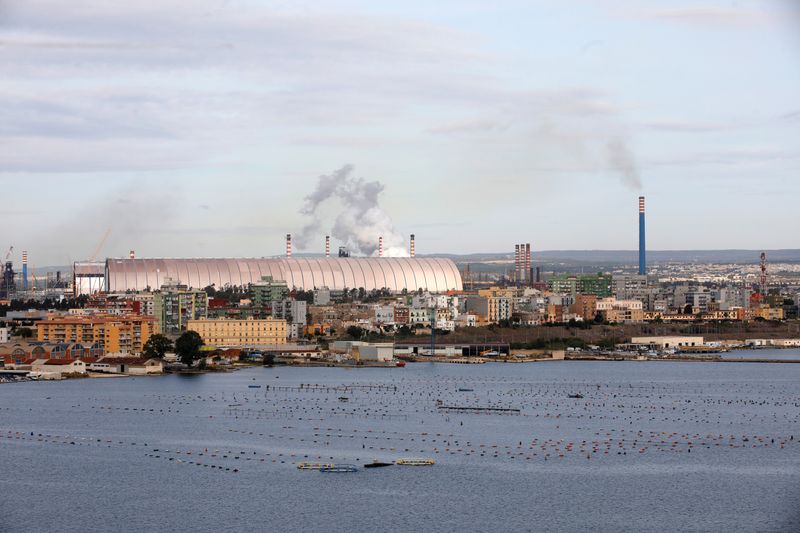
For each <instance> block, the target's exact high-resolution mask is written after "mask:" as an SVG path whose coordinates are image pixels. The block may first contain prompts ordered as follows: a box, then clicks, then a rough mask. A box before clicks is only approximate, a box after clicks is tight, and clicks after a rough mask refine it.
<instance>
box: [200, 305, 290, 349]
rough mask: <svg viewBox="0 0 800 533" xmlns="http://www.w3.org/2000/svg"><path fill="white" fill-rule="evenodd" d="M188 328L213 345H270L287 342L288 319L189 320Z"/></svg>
mask: <svg viewBox="0 0 800 533" xmlns="http://www.w3.org/2000/svg"><path fill="white" fill-rule="evenodd" d="M304 303H305V302H304ZM187 328H188V329H189V330H190V331H196V332H197V333H198V334H199V335H200V337H201V338H202V339H203V342H205V343H206V344H208V345H212V346H226V347H228V346H269V345H275V344H286V338H287V331H286V330H287V323H286V320H283V319H276V318H266V319H246V320H234V319H225V318H220V319H215V320H211V319H201V320H189V321H188V323H187Z"/></svg>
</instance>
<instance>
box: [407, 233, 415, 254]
mask: <svg viewBox="0 0 800 533" xmlns="http://www.w3.org/2000/svg"><path fill="white" fill-rule="evenodd" d="M408 246H409V248H408V253H409V255H410V256H411V257H414V254H415V253H416V251H415V250H414V234H413V233H412V234H411V240H410V241H409V245H408Z"/></svg>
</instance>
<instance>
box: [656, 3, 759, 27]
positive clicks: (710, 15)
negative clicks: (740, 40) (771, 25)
mask: <svg viewBox="0 0 800 533" xmlns="http://www.w3.org/2000/svg"><path fill="white" fill-rule="evenodd" d="M647 16H648V17H649V18H654V19H658V20H664V21H672V22H680V23H685V24H693V25H701V26H759V25H763V24H765V23H767V22H770V21H772V20H773V16H772V15H771V14H770V13H767V12H765V11H757V10H750V9H740V8H725V7H689V8H675V9H663V10H657V11H650V12H648V13H647Z"/></svg>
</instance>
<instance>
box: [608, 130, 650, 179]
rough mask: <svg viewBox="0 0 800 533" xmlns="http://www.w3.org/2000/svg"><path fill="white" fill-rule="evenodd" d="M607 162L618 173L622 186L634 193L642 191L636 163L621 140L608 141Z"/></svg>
mask: <svg viewBox="0 0 800 533" xmlns="http://www.w3.org/2000/svg"><path fill="white" fill-rule="evenodd" d="M608 160H609V164H610V165H611V167H612V168H613V169H614V170H616V171H617V172H619V173H620V179H621V180H622V184H623V185H625V186H626V187H628V188H629V189H631V190H633V191H635V192H640V191H641V190H642V180H641V178H640V177H639V169H638V168H637V166H636V161H635V159H634V157H633V154H632V153H631V151H630V149H629V148H628V146H627V145H626V144H625V143H624V142H623V141H622V140H621V139H612V140H611V141H609V143H608Z"/></svg>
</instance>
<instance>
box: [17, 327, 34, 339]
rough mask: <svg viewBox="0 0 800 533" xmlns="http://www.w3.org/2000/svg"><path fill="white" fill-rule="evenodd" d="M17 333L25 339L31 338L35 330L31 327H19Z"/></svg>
mask: <svg viewBox="0 0 800 533" xmlns="http://www.w3.org/2000/svg"><path fill="white" fill-rule="evenodd" d="M15 333H16V334H17V335H18V336H20V337H22V338H23V339H30V338H31V337H33V330H32V329H31V328H17V329H16V331H15Z"/></svg>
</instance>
